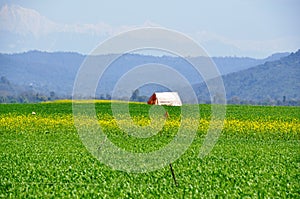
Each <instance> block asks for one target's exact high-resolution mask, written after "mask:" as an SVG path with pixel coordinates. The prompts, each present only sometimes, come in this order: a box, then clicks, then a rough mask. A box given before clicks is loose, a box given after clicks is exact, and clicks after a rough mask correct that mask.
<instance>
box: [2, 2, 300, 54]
mask: <svg viewBox="0 0 300 199" xmlns="http://www.w3.org/2000/svg"><path fill="white" fill-rule="evenodd" d="M299 10H300V1H298V0H244V1H242V0H240V1H238V0H225V1H223V0H219V1H216V0H206V1H201V0H191V1H189V0H187V1H175V0H173V1H168V0H163V1H162V0H160V1H158V0H152V1H142V0H126V1H122V0H119V1H116V0H109V1H97V0H87V1H71V0H69V1H66V0H59V1H58V0H52V1H50V0H49V1H38V0H36V1H33V0H23V1H22V0H20V1H17V0H12V1H5V0H0V52H5V53H13V52H23V51H28V50H33V49H38V50H43V51H74V52H79V53H84V54H87V53H89V52H90V51H91V50H93V49H94V48H95V47H96V46H97V45H98V44H99V42H101V41H103V40H105V39H107V38H110V37H112V36H114V35H115V34H117V33H119V32H121V31H126V30H130V29H132V28H136V27H147V26H160V27H165V28H169V29H173V30H176V31H179V32H182V33H184V34H186V35H188V36H190V37H191V38H193V39H194V40H195V41H197V42H198V43H199V44H200V45H202V46H203V47H204V48H205V50H206V51H207V52H208V54H209V55H211V56H249V57H266V56H268V55H270V54H272V53H274V52H287V51H288V52H292V51H296V50H297V49H299V48H300V26H299V19H300V14H299V13H300V12H299Z"/></svg>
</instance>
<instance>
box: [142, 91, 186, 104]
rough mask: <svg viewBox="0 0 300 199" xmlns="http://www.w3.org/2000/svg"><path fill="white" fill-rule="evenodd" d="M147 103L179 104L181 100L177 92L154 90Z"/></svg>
mask: <svg viewBox="0 0 300 199" xmlns="http://www.w3.org/2000/svg"><path fill="white" fill-rule="evenodd" d="M148 104H156V105H168V106H181V105H182V103H181V100H180V97H179V95H178V93H177V92H155V93H153V94H152V95H151V97H150V98H149V100H148Z"/></svg>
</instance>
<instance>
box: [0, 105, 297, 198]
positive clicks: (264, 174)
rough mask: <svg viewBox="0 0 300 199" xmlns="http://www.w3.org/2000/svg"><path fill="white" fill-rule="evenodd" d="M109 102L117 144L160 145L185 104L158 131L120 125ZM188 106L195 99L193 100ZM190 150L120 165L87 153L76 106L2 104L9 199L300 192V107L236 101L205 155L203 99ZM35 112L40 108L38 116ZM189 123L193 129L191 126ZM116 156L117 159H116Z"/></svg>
mask: <svg viewBox="0 0 300 199" xmlns="http://www.w3.org/2000/svg"><path fill="white" fill-rule="evenodd" d="M111 103H119V102H105V101H99V102H96V104H95V108H96V112H97V119H98V122H99V125H101V127H102V129H103V132H104V133H105V134H106V135H107V137H108V139H109V140H110V141H111V142H113V143H114V144H115V145H116V146H118V147H120V148H123V149H125V150H126V151H131V152H134V153H145V154H147V153H148V152H151V151H155V150H157V149H158V148H161V147H163V146H165V145H167V144H168V143H169V142H171V141H172V140H173V139H174V136H175V135H176V133H177V131H178V129H179V127H180V117H181V115H180V113H181V108H180V107H164V108H165V109H166V110H167V111H168V113H169V117H168V118H167V119H166V121H165V123H164V125H163V128H162V129H161V130H160V131H159V132H158V133H157V134H155V135H154V136H151V137H148V138H137V137H134V136H132V135H129V134H128V133H127V132H125V131H123V130H121V129H120V128H119V127H118V124H123V125H124V126H126V125H127V128H128V129H130V123H127V122H126V118H124V120H122V117H121V120H120V121H118V122H119V123H117V121H116V118H115V117H114V115H113V113H112V111H111ZM186 106H187V105H186ZM150 108H151V106H149V105H146V104H138V103H131V104H129V110H130V115H131V117H132V119H133V121H134V123H135V124H136V125H139V126H147V125H149V124H150V122H151V120H150V117H149V110H150ZM199 110H200V116H201V117H200V118H189V119H190V121H191V122H194V123H195V122H196V123H198V124H199V126H198V130H197V132H196V136H195V138H194V140H193V142H192V144H191V145H190V147H189V148H188V149H187V150H186V151H185V152H184V153H183V155H182V156H180V158H178V159H177V160H175V161H174V162H172V167H173V170H174V173H175V176H176V180H177V183H178V184H177V186H176V184H175V182H174V180H173V178H172V174H171V171H170V167H169V166H168V165H167V166H165V167H163V168H161V169H158V170H155V171H151V172H145V173H129V172H125V171H119V170H115V169H113V168H111V167H109V166H107V165H106V164H104V163H102V162H101V161H98V160H97V159H96V158H95V157H94V156H92V155H91V153H90V152H89V151H88V150H87V148H86V147H85V145H84V144H83V143H82V141H81V138H80V136H79V134H78V132H77V129H76V127H75V125H74V118H73V112H72V103H70V102H68V101H65V102H64V101H60V102H56V103H40V104H0V150H1V152H0V161H1V169H0V197H1V198H28V197H29V198H50V197H51V198H215V197H228V198H241V197H243V198H300V170H299V168H300V107H271V106H235V105H228V106H227V110H226V111H227V112H226V118H225V121H224V128H223V130H222V133H221V135H220V137H219V139H218V141H217V143H216V145H215V146H214V148H213V149H212V151H211V152H210V153H209V154H208V155H206V156H205V157H203V158H200V157H199V150H200V148H201V146H202V144H203V141H204V139H205V136H206V133H207V129H208V127H209V123H210V117H211V107H210V105H199ZM33 112H35V114H32V113H33ZM185 128H189V127H188V126H186V127H185ZM111 158H113V156H112V157H111Z"/></svg>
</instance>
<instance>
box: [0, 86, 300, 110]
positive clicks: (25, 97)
mask: <svg viewBox="0 0 300 199" xmlns="http://www.w3.org/2000/svg"><path fill="white" fill-rule="evenodd" d="M148 98H149V97H148V96H144V95H140V92H139V90H138V89H137V90H135V91H133V92H132V95H131V97H130V99H129V100H130V101H136V102H147V100H148ZM57 99H72V96H57V95H56V94H55V92H54V91H51V92H50V93H49V94H47V95H46V94H41V93H37V92H34V91H25V92H23V93H20V94H18V95H3V93H0V103H37V102H45V101H53V100H57ZM83 99H91V98H86V97H83ZM96 99H102V100H111V99H112V98H111V95H109V94H100V95H99V96H98V97H96ZM116 100H124V99H116ZM199 103H201V104H211V103H212V102H211V101H209V100H204V101H203V100H202V101H201V100H199ZM213 103H214V102H213ZM226 103H227V104H249V105H271V106H300V100H299V99H293V98H292V99H288V98H287V97H286V96H283V97H282V99H280V100H279V99H271V98H267V99H264V100H260V101H255V100H244V99H240V98H239V97H237V96H235V97H232V98H231V99H229V100H227V102H226Z"/></svg>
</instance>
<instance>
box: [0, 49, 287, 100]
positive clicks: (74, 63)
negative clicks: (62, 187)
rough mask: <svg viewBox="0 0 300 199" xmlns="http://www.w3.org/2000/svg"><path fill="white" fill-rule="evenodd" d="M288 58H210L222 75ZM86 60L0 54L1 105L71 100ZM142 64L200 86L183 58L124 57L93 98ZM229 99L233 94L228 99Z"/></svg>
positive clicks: (58, 55) (104, 95) (74, 55)
mask: <svg viewBox="0 0 300 199" xmlns="http://www.w3.org/2000/svg"><path fill="white" fill-rule="evenodd" d="M287 55H289V53H277V54H274V55H272V56H270V57H267V58H265V59H254V58H247V57H213V58H212V59H213V60H214V62H215V63H216V65H217V67H218V69H219V70H220V72H221V74H223V75H225V74H229V73H232V72H237V71H242V70H245V69H249V68H251V67H254V66H256V65H260V64H263V63H265V62H266V61H274V60H279V59H280V58H282V57H285V56H287ZM106 56H110V55H103V56H99V61H101V59H105V58H106ZM85 58H86V56H85V55H81V54H78V53H71V52H54V53H49V52H40V51H29V52H26V53H19V54H0V78H1V80H0V97H1V99H0V102H10V101H17V102H26V101H44V100H49V99H50V100H51V99H55V98H69V97H71V94H72V89H73V84H74V80H75V77H76V73H77V71H78V69H79V67H80V65H81V64H82V62H83V61H84V59H85ZM193 59H196V61H199V63H201V59H206V58H204V57H196V58H193ZM145 63H159V64H164V65H168V66H170V67H173V68H174V69H175V70H177V71H179V73H180V74H183V75H184V76H185V77H186V78H187V79H188V80H189V81H190V83H191V84H199V83H200V82H201V79H199V75H197V74H196V73H195V71H194V70H192V69H191V67H190V65H189V64H188V63H187V62H186V61H185V60H184V59H182V58H178V57H170V56H161V57H158V56H149V55H139V54H126V55H123V56H121V57H120V58H119V59H118V60H117V61H116V62H114V63H113V64H112V65H111V67H110V70H108V71H107V76H106V77H107V78H106V79H105V82H104V84H102V85H101V87H99V88H100V89H99V90H98V91H97V94H96V95H97V96H98V97H102V98H109V95H110V93H111V91H112V89H113V87H114V85H115V83H116V81H117V80H118V79H119V78H120V77H121V76H122V74H124V72H126V71H129V70H130V69H132V68H133V67H135V66H137V65H142V64H145ZM168 78H172V77H168ZM157 89H159V88H156V87H153V88H152V87H151V88H148V91H149V92H141V93H140V94H141V95H146V96H148V95H149V94H150V93H152V92H153V91H154V90H155V91H159V90H157ZM141 91H142V90H141ZM230 93H232V92H230ZM231 96H233V94H231V95H230V96H229V97H231ZM241 97H243V96H241Z"/></svg>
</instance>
